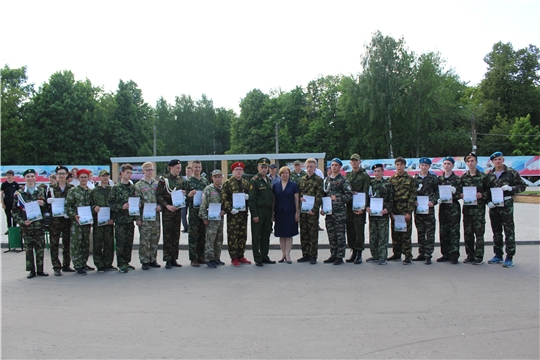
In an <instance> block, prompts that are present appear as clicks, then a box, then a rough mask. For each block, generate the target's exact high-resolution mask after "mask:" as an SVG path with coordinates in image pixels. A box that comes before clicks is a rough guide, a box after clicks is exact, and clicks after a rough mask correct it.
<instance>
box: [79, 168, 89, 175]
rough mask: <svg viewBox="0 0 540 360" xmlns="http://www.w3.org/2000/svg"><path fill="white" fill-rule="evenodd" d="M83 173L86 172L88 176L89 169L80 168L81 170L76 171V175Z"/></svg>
mask: <svg viewBox="0 0 540 360" xmlns="http://www.w3.org/2000/svg"><path fill="white" fill-rule="evenodd" d="M83 174H86V175H87V176H90V171H89V170H86V169H81V170H79V171H77V176H81V175H83Z"/></svg>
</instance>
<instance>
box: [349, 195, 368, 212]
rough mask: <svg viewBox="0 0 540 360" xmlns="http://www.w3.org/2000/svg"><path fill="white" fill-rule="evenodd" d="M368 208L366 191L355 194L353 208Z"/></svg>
mask: <svg viewBox="0 0 540 360" xmlns="http://www.w3.org/2000/svg"><path fill="white" fill-rule="evenodd" d="M365 208H366V193H358V194H355V195H353V198H352V209H353V211H355V210H364V209H365Z"/></svg>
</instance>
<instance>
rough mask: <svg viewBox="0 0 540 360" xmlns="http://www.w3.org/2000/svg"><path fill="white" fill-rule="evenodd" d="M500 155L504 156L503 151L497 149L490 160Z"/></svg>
mask: <svg viewBox="0 0 540 360" xmlns="http://www.w3.org/2000/svg"><path fill="white" fill-rule="evenodd" d="M499 156H503V153H502V152H500V151H495V152H494V153H493V154H491V156H490V157H489V160H493V159H495V158H497V157H499Z"/></svg>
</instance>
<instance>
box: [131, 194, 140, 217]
mask: <svg viewBox="0 0 540 360" xmlns="http://www.w3.org/2000/svg"><path fill="white" fill-rule="evenodd" d="M140 201H141V199H140V198H139V197H130V198H128V204H129V215H130V216H139V215H140V211H141V210H140V206H141V204H140Z"/></svg>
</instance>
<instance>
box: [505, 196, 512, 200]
mask: <svg viewBox="0 0 540 360" xmlns="http://www.w3.org/2000/svg"><path fill="white" fill-rule="evenodd" d="M511 198H512V197H511V196H505V197H504V200H510V199H511Z"/></svg>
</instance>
